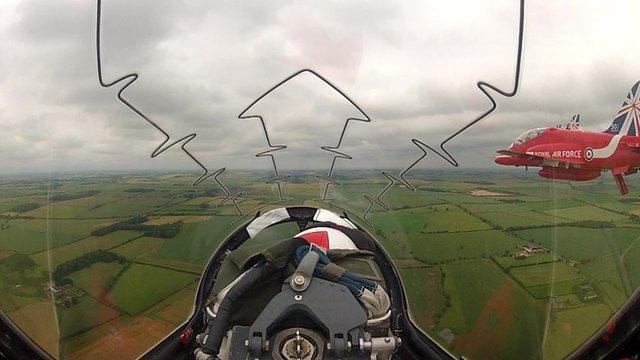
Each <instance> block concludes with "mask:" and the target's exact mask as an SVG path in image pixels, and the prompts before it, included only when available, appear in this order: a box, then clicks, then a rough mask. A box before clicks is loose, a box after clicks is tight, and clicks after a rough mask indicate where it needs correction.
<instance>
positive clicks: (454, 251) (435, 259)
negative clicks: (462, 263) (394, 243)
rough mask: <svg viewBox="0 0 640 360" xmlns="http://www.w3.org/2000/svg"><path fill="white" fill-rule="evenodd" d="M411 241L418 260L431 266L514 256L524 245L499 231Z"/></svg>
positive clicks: (422, 236) (417, 237)
mask: <svg viewBox="0 0 640 360" xmlns="http://www.w3.org/2000/svg"><path fill="white" fill-rule="evenodd" d="M409 241H410V244H411V251H412V253H413V254H414V255H415V257H416V258H417V259H418V260H420V261H423V262H425V263H428V264H434V263H440V262H443V261H451V260H463V259H477V258H483V257H490V256H494V255H498V254H505V253H511V252H513V251H514V250H516V249H517V248H518V246H521V245H523V244H524V243H523V242H522V241H521V240H519V239H517V238H515V237H513V236H510V235H507V234H505V233H503V232H500V231H497V230H485V231H471V232H463V233H438V234H411V235H410V237H409Z"/></svg>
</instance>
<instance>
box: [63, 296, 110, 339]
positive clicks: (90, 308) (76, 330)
mask: <svg viewBox="0 0 640 360" xmlns="http://www.w3.org/2000/svg"><path fill="white" fill-rule="evenodd" d="M56 310H57V311H56V312H57V317H58V326H59V330H60V338H61V339H67V338H69V337H71V336H73V335H78V334H80V333H82V332H85V331H87V330H89V329H92V328H94V327H96V326H98V325H100V324H103V323H105V322H107V321H109V320H111V319H114V318H116V317H118V315H119V313H118V311H116V310H114V309H112V308H110V307H107V306H104V305H102V304H100V303H99V302H97V301H96V300H95V299H93V298H91V297H89V296H81V297H80V300H79V303H78V304H77V305H74V306H73V307H70V308H63V307H59V306H58V307H57V308H56Z"/></svg>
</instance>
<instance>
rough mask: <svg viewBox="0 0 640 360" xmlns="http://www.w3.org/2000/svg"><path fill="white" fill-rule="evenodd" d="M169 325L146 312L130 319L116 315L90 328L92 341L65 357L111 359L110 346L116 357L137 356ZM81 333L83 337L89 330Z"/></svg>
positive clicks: (170, 329) (160, 337)
mask: <svg viewBox="0 0 640 360" xmlns="http://www.w3.org/2000/svg"><path fill="white" fill-rule="evenodd" d="M173 329H174V327H173V326H172V325H169V324H167V323H165V322H163V321H160V320H154V319H152V318H149V317H146V316H138V317H136V318H135V319H134V320H133V321H131V322H127V321H123V320H122V319H120V318H118V319H115V320H113V321H110V322H108V323H106V324H104V325H102V326H99V327H97V328H96V329H94V330H91V331H90V333H92V334H90V336H91V337H92V338H93V340H94V341H92V342H89V344H87V345H85V346H83V347H81V348H79V349H77V350H75V351H73V352H71V353H70V354H66V356H65V358H68V359H93V360H101V359H113V358H114V350H117V358H119V359H133V358H137V357H138V356H140V355H142V353H144V351H146V350H147V349H149V348H150V347H152V346H153V345H155V344H156V343H157V342H158V341H160V340H162V339H163V338H164V337H165V336H167V334H169V333H170V332H171V331H172V330H173ZM81 336H85V337H86V336H89V334H82V335H81ZM73 340H74V339H72V340H71V341H73ZM78 341H81V339H78Z"/></svg>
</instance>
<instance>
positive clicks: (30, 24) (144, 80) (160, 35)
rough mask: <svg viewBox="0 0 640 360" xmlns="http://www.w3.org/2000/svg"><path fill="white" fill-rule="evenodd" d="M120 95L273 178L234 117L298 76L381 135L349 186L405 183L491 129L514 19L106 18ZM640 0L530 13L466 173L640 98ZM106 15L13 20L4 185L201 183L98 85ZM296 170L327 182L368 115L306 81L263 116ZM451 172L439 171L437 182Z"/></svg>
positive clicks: (34, 4) (463, 159) (21, 11)
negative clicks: (71, 174)
mask: <svg viewBox="0 0 640 360" xmlns="http://www.w3.org/2000/svg"><path fill="white" fill-rule="evenodd" d="M103 2H104V4H103V27H102V32H103V34H102V39H103V65H104V76H105V78H106V80H107V81H110V80H114V79H116V78H118V77H120V76H122V75H125V74H127V73H130V72H134V71H135V72H138V73H139V74H140V79H139V81H138V82H136V83H135V84H134V85H133V86H132V87H130V88H129V89H128V90H127V92H126V96H127V98H128V99H129V100H130V101H131V102H132V103H134V104H136V106H137V107H139V108H140V109H142V110H143V111H144V112H145V113H147V114H148V115H149V117H150V118H152V119H153V120H154V121H156V122H157V123H158V124H160V125H161V126H162V127H163V128H164V129H165V130H166V131H167V132H168V133H170V134H171V135H172V137H174V138H181V137H183V136H186V135H188V134H191V133H197V134H198V136H197V138H196V139H195V140H194V141H192V142H191V143H189V144H188V145H187V146H188V148H189V149H190V150H191V151H192V153H194V155H196V156H197V157H198V158H199V159H201V160H202V162H203V163H205V165H206V166H207V167H208V168H211V169H215V168H218V167H223V166H224V167H227V168H229V169H247V168H261V169H268V168H269V167H270V162H269V161H268V160H267V159H265V158H255V157H254V154H255V153H258V152H260V151H264V150H267V144H266V139H265V137H264V134H263V131H262V128H261V127H260V124H259V122H258V121H257V120H255V119H246V120H240V119H238V115H239V113H240V112H241V111H242V110H243V109H244V108H245V107H247V106H248V105H249V104H251V102H252V101H253V100H254V99H255V98H257V97H258V96H259V95H260V94H261V93H262V92H264V91H266V90H267V89H269V88H270V87H271V86H273V85H275V84H276V83H277V82H279V81H280V80H282V79H283V78H285V77H286V76H288V75H290V74H292V73H294V72H296V71H298V70H300V69H304V68H311V69H314V70H316V71H318V72H319V73H321V74H322V75H323V76H324V77H326V78H327V79H328V80H330V81H331V82H332V83H334V84H335V85H336V86H338V87H339V88H340V89H342V90H343V91H344V92H345V93H347V94H348V95H349V96H350V97H351V98H352V99H353V100H354V101H355V102H357V103H358V105H360V107H361V108H362V109H363V110H364V111H365V112H366V113H367V114H368V115H369V116H370V117H371V119H372V121H371V122H370V123H362V122H360V123H358V122H355V123H351V124H350V126H349V128H348V129H347V132H346V136H345V138H344V142H343V144H342V145H343V147H344V151H345V152H348V153H349V154H351V155H352V156H353V157H354V159H353V160H351V162H346V161H339V163H338V169H346V168H349V167H354V168H373V169H388V168H395V169H398V168H403V167H405V166H406V165H407V164H408V163H409V162H410V161H411V160H412V159H414V158H415V156H416V150H415V148H413V147H412V146H411V144H410V140H411V138H418V139H421V140H422V141H424V142H425V143H428V144H433V145H436V144H438V143H439V142H440V141H442V140H443V139H444V138H446V137H447V135H448V134H450V133H452V132H453V131H455V130H456V129H457V128H459V127H461V126H462V125H463V124H465V123H466V122H468V121H469V120H471V119H472V118H473V117H474V116H476V115H478V114H479V113H481V112H482V111H483V110H484V109H485V108H486V107H487V106H488V101H487V100H486V99H485V98H484V97H483V96H482V95H481V94H480V92H479V91H478V89H477V88H476V87H475V84H476V82H477V81H478V80H485V81H489V82H492V83H494V84H496V85H497V86H499V87H501V88H503V89H510V88H511V86H512V81H513V75H514V68H515V54H516V52H515V50H516V48H515V47H516V35H517V16H518V1H516V0H479V1H455V0H449V1H423V0H416V1H381V0H377V1H322V2H318V1H313V2H311V1H242V2H237V1H204V0H201V1H183V2H181V1H169V0H161V1H160V0H143V1H131V0H104V1H103ZM638 13H640V3H639V2H638V1H637V0H628V1H626V0H625V1H623V0H612V1H606V2H605V1H600V0H590V1H586V0H575V1H535V2H533V1H530V2H528V3H527V6H526V18H525V24H526V31H525V50H524V62H523V71H522V83H521V89H520V92H519V93H518V95H517V96H516V97H515V98H513V99H504V98H499V99H498V103H499V108H498V111H496V112H495V113H494V114H493V115H491V116H490V117H489V118H487V119H486V120H484V121H483V122H481V123H479V124H478V125H476V126H475V127H473V128H471V129H469V130H468V131H467V132H465V133H464V134H463V135H462V136H461V137H459V138H457V139H455V140H453V141H452V142H451V143H450V145H449V150H450V151H451V152H452V153H453V154H454V155H455V156H456V157H457V158H458V160H459V161H460V164H461V166H462V167H473V168H477V167H491V166H494V165H493V162H492V160H491V157H493V156H494V154H495V150H496V149H498V148H500V147H503V146H506V145H507V144H508V143H510V142H511V141H512V140H513V138H515V137H516V136H517V135H519V134H520V133H522V132H524V131H526V130H528V129H530V128H533V127H539V126H549V125H551V126H553V125H555V124H558V123H561V122H566V121H568V120H569V119H570V118H571V116H572V115H573V114H574V113H577V112H579V113H581V114H582V126H583V127H584V128H588V129H593V130H597V131H601V130H603V129H604V128H606V126H607V125H608V123H609V121H610V119H611V118H612V116H613V114H614V113H615V112H616V110H617V108H618V106H619V104H620V102H621V101H622V99H623V97H624V95H625V94H626V92H627V90H628V89H629V88H630V87H631V85H633V83H634V82H635V81H637V80H640V47H639V46H638V45H637V44H636V42H635V40H634V39H636V37H637V29H638V27H637V14H638ZM95 17H96V3H95V1H91V0H56V1H47V0H26V1H13V0H3V1H1V2H0V54H1V55H0V134H1V135H2V141H0V168H2V169H3V170H2V171H3V172H4V171H6V172H7V173H9V172H21V171H34V170H35V171H51V170H53V171H59V170H64V171H67V170H110V169H123V170H138V169H172V168H176V169H193V170H196V167H195V166H194V164H193V163H192V162H190V161H189V159H188V158H187V157H186V156H185V155H184V153H182V152H181V151H180V149H179V148H172V149H170V150H168V151H166V152H165V153H163V154H161V155H160V156H158V157H157V158H155V159H150V154H151V152H152V151H153V150H154V149H155V148H156V146H158V144H159V143H160V142H161V141H162V139H163V136H162V134H161V133H159V132H158V131H157V130H155V129H154V128H153V127H152V126H150V125H149V124H148V123H146V122H145V121H144V120H143V119H141V118H140V117H138V116H137V115H135V114H134V113H133V112H132V111H131V110H129V109H127V108H126V107H124V106H123V105H122V104H121V103H120V102H118V101H117V99H116V97H115V96H116V92H117V90H118V89H116V87H112V88H108V89H105V88H101V87H100V86H99V84H98V81H97V72H96V51H95V24H96V18H95ZM248 114H250V115H256V114H261V115H262V116H263V117H264V119H265V123H266V126H267V130H268V131H269V134H270V136H271V140H272V143H273V144H278V145H280V144H281V145H287V146H288V149H287V150H285V151H281V152H278V153H277V157H276V160H277V161H278V164H279V167H281V168H283V169H295V168H313V169H325V168H328V166H329V164H330V159H331V157H330V156H329V155H328V154H327V153H326V152H323V151H321V150H320V146H327V145H329V146H334V145H336V143H337V141H338V139H339V137H340V132H341V130H342V126H343V124H344V121H345V119H346V118H347V117H349V116H354V115H358V113H357V112H356V111H355V109H354V108H353V107H352V106H350V105H349V104H348V103H347V102H346V101H345V100H344V99H342V98H341V97H340V96H338V94H337V93H336V92H335V91H333V90H331V88H329V87H327V86H326V85H325V84H323V83H322V82H321V81H319V80H318V79H317V78H314V77H313V76H311V75H302V76H299V77H296V78H295V79H294V80H293V81H291V82H290V83H288V84H287V85H285V86H283V87H281V88H279V89H278V90H277V91H275V92H274V93H272V94H271V95H270V96H268V97H266V98H264V99H263V100H262V101H260V102H258V103H257V104H256V105H255V106H253V107H252V108H251V109H250V110H249V112H248ZM442 166H444V164H443V162H442V161H441V160H438V159H435V158H433V159H430V160H428V161H425V162H424V163H423V167H425V168H437V167H442Z"/></svg>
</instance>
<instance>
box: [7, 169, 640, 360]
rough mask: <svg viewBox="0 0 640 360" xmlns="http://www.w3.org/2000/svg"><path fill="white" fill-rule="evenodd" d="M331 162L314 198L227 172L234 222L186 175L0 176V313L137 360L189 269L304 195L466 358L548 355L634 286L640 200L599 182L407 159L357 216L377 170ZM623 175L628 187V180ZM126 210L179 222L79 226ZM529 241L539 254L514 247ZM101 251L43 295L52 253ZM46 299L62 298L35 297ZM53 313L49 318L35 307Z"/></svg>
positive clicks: (556, 354)
mask: <svg viewBox="0 0 640 360" xmlns="http://www.w3.org/2000/svg"><path fill="white" fill-rule="evenodd" d="M338 173H339V174H340V176H343V178H337V179H338V180H340V182H341V184H342V185H340V186H335V185H332V186H331V187H330V191H329V193H328V198H329V199H330V200H329V201H320V200H319V199H320V197H321V195H322V190H323V184H324V182H323V181H320V180H319V179H317V178H316V177H315V175H312V174H309V175H308V176H307V175H305V176H306V177H305V176H302V177H299V178H296V179H295V180H294V179H291V181H288V180H286V181H283V184H282V186H283V189H284V191H285V194H286V195H287V196H288V197H291V199H293V200H290V201H287V202H281V203H278V204H276V202H277V201H278V199H277V198H275V194H276V192H275V185H274V184H266V183H265V182H264V181H265V180H266V179H268V178H270V177H271V175H270V173H268V172H261V173H251V172H241V173H229V174H226V175H225V177H226V181H227V182H226V183H227V184H228V185H229V186H231V188H230V190H231V192H232V193H235V192H240V191H241V192H243V193H244V195H243V197H242V198H240V199H239V200H238V201H239V206H240V208H241V209H243V211H244V212H245V215H244V217H242V218H241V219H239V220H238V217H237V214H236V210H235V208H234V207H233V206H231V205H229V204H227V205H223V206H220V207H218V206H217V204H218V203H219V202H220V201H221V200H222V199H223V196H222V195H223V194H222V193H221V191H220V188H219V187H217V185H216V184H215V183H213V182H210V183H209V182H204V183H203V184H201V185H199V186H196V187H193V186H191V183H192V181H193V179H194V177H193V174H186V173H185V174H178V173H137V174H126V173H114V174H110V173H105V174H102V173H100V174H91V175H88V174H77V175H75V174H74V175H71V174H69V175H64V174H61V175H57V177H56V176H54V177H53V178H49V177H43V178H42V179H38V180H34V179H32V178H30V177H28V178H27V179H26V180H21V181H22V182H21V181H18V180H15V181H8V182H3V181H2V179H0V291H2V292H3V295H4V296H2V297H0V308H2V310H4V311H6V312H8V313H10V314H12V316H14V317H15V318H16V321H18V322H22V326H24V327H25V328H27V329H29V331H30V334H33V336H34V338H35V340H36V341H37V342H39V343H43V344H47V345H46V346H47V348H48V349H56V348H57V346H56V344H57V345H59V348H60V353H59V354H58V355H60V356H62V357H70V358H73V357H74V356H75V355H73V354H76V355H77V356H79V357H83V356H81V355H78V354H93V355H95V353H92V352H91V351H97V350H95V349H98V350H101V351H102V352H103V353H108V352H109V351H112V349H111V348H110V347H109V346H107V345H105V344H108V343H106V342H104V343H102V342H101V341H103V340H104V339H106V338H109V336H114V337H117V336H122V337H128V338H136V341H135V343H136V345H132V346H131V347H130V348H127V351H130V353H128V354H130V355H131V357H136V356H139V355H141V354H142V352H143V351H144V350H145V349H146V348H147V347H148V346H151V345H152V344H153V343H155V342H157V341H159V340H161V339H162V338H163V337H164V336H166V334H167V333H168V332H170V331H171V330H172V329H174V328H175V327H176V326H178V325H180V324H181V323H182V322H183V321H184V320H185V318H186V317H187V316H189V314H190V313H191V310H192V306H193V300H194V295H195V291H196V289H197V284H198V279H199V275H198V274H199V272H200V271H201V270H202V268H203V267H204V266H205V265H206V262H207V261H208V260H209V258H210V257H211V255H212V253H213V252H214V251H215V250H216V248H217V247H218V246H219V245H220V244H221V242H222V241H224V239H226V238H227V236H228V235H229V234H230V233H231V232H232V231H234V230H235V229H237V228H238V227H239V226H240V225H241V224H243V223H245V222H247V221H249V220H251V219H252V218H253V216H254V215H255V213H256V212H257V211H258V210H259V211H261V212H262V213H264V212H265V211H268V210H269V209H273V208H276V207H280V206H290V205H301V204H304V205H310V206H317V207H325V208H328V209H331V210H333V211H335V212H338V213H342V212H343V211H346V213H347V215H348V216H349V218H350V219H351V220H352V221H354V222H356V223H358V224H359V225H361V226H362V227H363V228H365V229H367V230H368V231H369V232H370V233H371V234H372V235H373V236H374V237H375V238H376V240H377V241H378V242H379V243H380V244H382V246H383V247H384V248H385V250H386V251H387V253H388V254H389V255H390V256H391V257H392V259H393V260H394V263H395V264H396V265H397V267H398V268H399V272H400V275H401V277H402V281H403V285H404V288H405V291H406V295H407V300H408V303H409V307H410V311H411V318H412V319H413V321H415V322H416V323H417V325H418V326H419V327H420V328H422V329H423V330H424V331H425V332H426V333H427V334H428V335H429V336H430V337H431V338H433V339H434V340H435V341H436V342H438V343H439V344H441V345H442V346H443V347H445V348H446V349H447V350H448V351H450V352H452V353H453V354H456V355H463V356H465V358H469V359H484V358H531V359H538V358H545V359H560V358H562V357H563V356H566V355H567V354H568V353H569V352H570V351H571V350H573V349H574V348H575V347H576V346H577V345H578V344H580V343H581V342H582V341H584V340H586V339H587V338H588V337H589V336H590V335H592V334H593V333H594V332H595V331H596V330H597V329H598V328H599V327H601V326H602V325H604V324H605V323H606V321H607V319H608V318H609V317H610V316H611V314H613V313H614V312H615V311H617V309H619V308H620V306H621V305H622V304H623V303H624V302H625V301H626V300H627V298H628V297H629V296H630V295H631V293H633V291H634V290H635V289H637V288H638V287H639V286H640V222H639V221H638V220H637V218H634V217H632V216H631V214H636V215H640V199H638V201H633V199H630V198H629V197H622V196H619V195H617V193H616V192H615V191H616V189H615V187H613V186H612V185H611V184H610V183H609V182H602V181H595V182H587V183H572V184H568V183H566V182H560V181H540V179H538V178H537V175H536V174H535V173H517V174H516V175H514V174H515V173H514V174H502V173H498V172H487V171H483V170H477V171H476V170H474V171H471V170H469V171H460V172H456V171H454V172H442V171H426V170H425V171H423V170H416V172H415V174H413V175H412V176H413V178H414V182H413V185H414V186H415V187H416V191H409V190H407V189H406V188H403V187H399V186H394V187H392V188H391V189H390V190H389V191H388V192H387V193H385V195H384V196H383V200H384V201H385V203H386V204H387V205H388V206H389V207H390V208H391V211H385V210H384V209H383V208H382V207H381V206H379V205H378V204H374V206H373V207H372V209H371V213H370V214H369V217H368V219H369V220H370V222H371V224H368V223H367V222H366V221H365V220H364V219H363V218H362V216H363V214H364V211H365V209H367V207H368V206H369V202H368V201H367V200H366V199H365V198H364V197H363V194H368V195H369V196H374V197H375V196H376V194H378V193H379V191H380V190H381V187H384V186H385V184H386V178H385V177H384V176H382V175H381V174H380V173H379V172H377V171H363V172H358V171H353V172H351V171H339V172H338ZM633 179H634V178H633V177H629V186H630V188H631V189H638V188H640V181H636V182H634V181H635V180H633ZM477 190H484V191H485V192H486V191H489V192H493V193H494V194H490V195H482V192H478V191H477ZM632 191H633V190H632ZM77 194H80V196H81V197H79V198H73V197H74V196H76V195H77ZM82 194H87V195H84V196H82ZM70 198H72V199H70ZM55 199H58V200H55ZM60 199H63V200H60ZM65 199H66V200H65ZM136 216H148V219H147V220H146V221H145V224H147V225H154V224H155V225H158V224H163V223H177V222H182V224H181V227H180V228H179V232H177V234H174V235H175V236H173V237H170V236H169V237H165V238H159V237H149V236H145V234H144V233H143V231H123V230H119V231H115V232H112V233H109V234H106V235H103V236H92V235H91V232H92V230H95V229H97V228H102V227H104V226H107V225H109V224H113V223H116V222H122V221H124V220H129V219H131V218H132V217H136ZM236 220H238V221H237V222H235V223H234V221H236ZM298 232H299V228H298V226H297V224H294V223H290V224H285V225H278V226H274V227H272V228H269V229H267V230H265V231H264V232H262V233H261V234H260V235H259V236H258V237H257V238H255V239H251V240H250V241H248V242H247V244H246V245H247V246H249V245H251V246H255V245H257V246H260V245H263V244H267V243H272V242H274V241H278V240H281V239H286V238H290V237H291V236H293V235H295V234H296V233H298ZM530 243H535V244H538V245H539V246H541V247H542V248H543V249H542V253H540V254H536V255H530V256H528V257H524V258H523V256H522V255H519V254H520V253H521V252H522V251H523V246H524V245H526V244H530ZM99 249H100V250H108V251H110V252H113V253H114V254H118V255H122V256H123V257H124V258H123V259H122V262H120V261H114V262H97V263H93V264H89V265H87V266H85V267H83V268H81V269H80V270H78V271H75V272H73V273H72V274H70V275H69V278H70V279H71V280H72V281H73V285H69V286H68V287H66V288H64V289H62V291H61V292H60V294H59V295H54V296H53V298H52V297H50V296H49V295H48V294H47V293H46V292H45V290H44V289H47V285H48V282H49V280H50V276H51V275H52V273H53V272H54V271H55V270H56V268H57V267H58V266H59V265H60V264H62V263H64V262H73V261H74V260H75V259H78V258H80V257H81V256H83V255H85V254H87V253H89V252H92V251H95V250H99ZM15 255H17V257H16V256H15ZM3 259H9V260H4V261H6V262H7V264H10V265H3ZM31 260H32V261H31ZM12 267H14V268H12ZM581 284H589V286H593V293H594V294H595V295H596V297H595V298H594V299H591V300H589V301H587V300H584V299H583V297H582V296H581V293H580V290H578V289H579V288H580V285H581ZM69 294H79V295H78V296H77V300H78V302H77V304H76V303H72V304H64V299H65V297H66V296H67V295H69ZM47 299H48V300H49V301H51V300H52V299H53V300H55V301H58V305H55V306H54V305H53V304H50V306H45V305H47V303H46V301H47ZM53 309H56V311H57V313H56V314H55V315H57V318H56V317H54V316H53V314H49V313H47V312H46V311H45V310H48V311H49V312H51V311H52V310H53ZM34 311H39V312H42V314H40V315H39V317H40V318H47V319H48V320H47V321H49V322H54V323H56V322H57V327H58V328H59V330H60V335H61V338H60V341H58V339H57V338H56V339H52V336H51V334H53V333H56V331H53V332H49V333H38V331H37V330H38V327H37V326H34V321H35V320H34V315H31V314H32V312H34ZM56 319H57V320H56ZM140 334H146V335H145V337H144V338H140V337H136V336H139V335H140ZM443 334H444V335H443ZM447 334H450V335H451V336H449V335H447ZM52 342H53V343H54V344H53V345H51V343H52ZM58 343H59V344H58ZM92 349H93V350H92ZM52 351H53V350H52ZM55 351H57V350H55ZM82 351H89V352H87V353H83V352H82ZM76 352H77V353H76ZM87 356H88V357H91V356H89V355H87Z"/></svg>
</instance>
